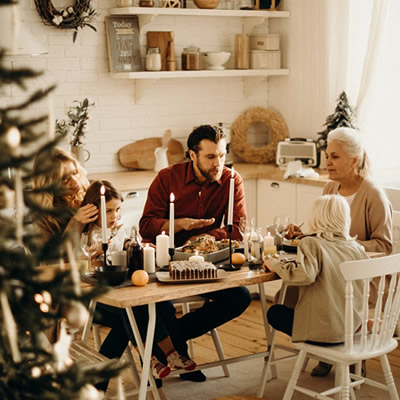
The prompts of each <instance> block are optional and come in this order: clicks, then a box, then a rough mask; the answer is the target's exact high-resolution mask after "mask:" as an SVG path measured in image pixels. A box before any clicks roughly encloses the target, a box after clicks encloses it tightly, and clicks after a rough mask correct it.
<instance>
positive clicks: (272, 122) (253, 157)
mask: <svg viewBox="0 0 400 400" xmlns="http://www.w3.org/2000/svg"><path fill="white" fill-rule="evenodd" d="M257 123H262V124H265V125H266V126H267V129H268V132H269V133H270V137H271V141H270V143H268V144H266V145H263V146H258V147H255V146H253V145H251V144H250V143H249V139H248V131H249V128H250V127H251V126H252V125H254V124H257ZM231 135H232V137H231V144H232V150H233V152H234V153H235V154H236V155H238V156H239V157H240V158H242V159H243V160H244V161H246V162H248V163H259V164H266V163H269V162H274V161H275V159H276V149H277V146H278V142H280V141H281V140H285V138H287V137H289V130H288V127H287V125H286V122H285V120H284V119H283V117H282V115H281V114H279V113H278V112H276V111H271V110H268V109H266V108H262V107H254V108H250V109H249V110H247V111H245V112H243V113H242V114H240V115H239V117H238V118H236V120H235V122H234V123H233V124H232V127H231Z"/></svg>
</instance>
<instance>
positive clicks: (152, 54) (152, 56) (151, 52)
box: [146, 47, 161, 71]
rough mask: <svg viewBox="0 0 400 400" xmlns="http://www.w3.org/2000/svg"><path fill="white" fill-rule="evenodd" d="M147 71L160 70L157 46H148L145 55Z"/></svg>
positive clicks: (159, 56)
mask: <svg viewBox="0 0 400 400" xmlns="http://www.w3.org/2000/svg"><path fill="white" fill-rule="evenodd" d="M146 70H147V71H161V54H160V48H159V47H149V48H148V49H147V56H146Z"/></svg>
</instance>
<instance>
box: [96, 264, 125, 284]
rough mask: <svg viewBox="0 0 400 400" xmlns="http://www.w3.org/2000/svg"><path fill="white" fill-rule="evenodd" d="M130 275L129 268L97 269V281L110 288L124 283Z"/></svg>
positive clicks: (110, 267)
mask: <svg viewBox="0 0 400 400" xmlns="http://www.w3.org/2000/svg"><path fill="white" fill-rule="evenodd" d="M127 275H128V268H126V267H121V266H107V267H104V266H100V267H95V269H94V276H95V277H96V279H97V280H98V281H99V282H101V283H104V284H106V285H109V286H118V285H120V284H121V283H122V282H124V281H125V280H126V278H127Z"/></svg>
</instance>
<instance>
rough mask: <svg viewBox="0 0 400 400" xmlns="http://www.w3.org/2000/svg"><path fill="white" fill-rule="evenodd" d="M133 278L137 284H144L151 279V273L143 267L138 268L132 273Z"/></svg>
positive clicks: (133, 281)
mask: <svg viewBox="0 0 400 400" xmlns="http://www.w3.org/2000/svg"><path fill="white" fill-rule="evenodd" d="M131 279H132V283H133V284H134V285H135V286H144V285H145V284H146V283H147V282H148V281H149V275H148V274H147V272H146V271H144V270H143V269H138V270H137V271H135V272H134V273H133V274H132V278H131Z"/></svg>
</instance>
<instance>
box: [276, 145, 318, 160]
mask: <svg viewBox="0 0 400 400" xmlns="http://www.w3.org/2000/svg"><path fill="white" fill-rule="evenodd" d="M297 160H300V161H301V162H302V163H303V164H304V165H306V166H308V167H317V166H318V164H319V160H318V151H317V143H316V142H315V141H314V140H311V139H303V138H289V139H285V140H284V141H282V142H279V143H278V149H277V152H276V164H277V165H279V166H287V165H288V163H289V162H290V161H297Z"/></svg>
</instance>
